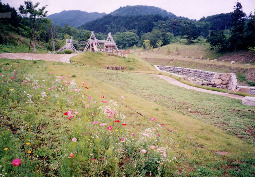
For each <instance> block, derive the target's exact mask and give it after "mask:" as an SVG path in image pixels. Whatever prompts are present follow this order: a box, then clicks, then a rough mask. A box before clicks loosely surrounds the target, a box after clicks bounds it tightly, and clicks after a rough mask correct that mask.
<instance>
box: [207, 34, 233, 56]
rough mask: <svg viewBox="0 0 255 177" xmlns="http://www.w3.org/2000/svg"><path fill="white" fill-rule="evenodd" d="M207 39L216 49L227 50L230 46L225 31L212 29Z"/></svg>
mask: <svg viewBox="0 0 255 177" xmlns="http://www.w3.org/2000/svg"><path fill="white" fill-rule="evenodd" d="M207 41H208V42H209V43H210V44H211V48H212V49H215V50H216V51H219V52H223V51H226V49H227V47H228V40H227V38H226V36H225V34H224V31H223V30H221V31H212V32H211V33H210V36H209V37H208V38H207Z"/></svg>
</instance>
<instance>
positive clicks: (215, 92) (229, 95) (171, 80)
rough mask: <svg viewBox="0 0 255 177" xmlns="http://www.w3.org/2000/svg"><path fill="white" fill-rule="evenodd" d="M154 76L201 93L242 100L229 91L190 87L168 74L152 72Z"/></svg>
mask: <svg viewBox="0 0 255 177" xmlns="http://www.w3.org/2000/svg"><path fill="white" fill-rule="evenodd" d="M153 75H154V76H157V77H159V78H161V79H164V80H166V81H167V82H168V83H170V84H173V85H176V86H179V87H182V88H186V89H190V90H196V91H198V92H203V93H210V94H214V95H221V96H225V97H229V98H234V99H237V100H242V98H243V96H239V95H233V94H229V93H223V92H217V91H212V90H206V89H202V88H197V87H192V86H190V85H187V84H184V83H182V82H179V81H177V80H175V79H173V78H171V77H168V76H164V75H157V74H153Z"/></svg>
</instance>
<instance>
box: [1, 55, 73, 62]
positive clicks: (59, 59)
mask: <svg viewBox="0 0 255 177" xmlns="http://www.w3.org/2000/svg"><path fill="white" fill-rule="evenodd" d="M75 55H77V54H34V53H1V54H0V58H7V59H24V60H44V61H55V62H62V63H70V58H72V57H73V56H75Z"/></svg>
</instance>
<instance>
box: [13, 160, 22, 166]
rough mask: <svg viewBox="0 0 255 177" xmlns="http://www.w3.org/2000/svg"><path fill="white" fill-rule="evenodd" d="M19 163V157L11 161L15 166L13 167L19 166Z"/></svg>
mask: <svg viewBox="0 0 255 177" xmlns="http://www.w3.org/2000/svg"><path fill="white" fill-rule="evenodd" d="M20 164H21V160H20V159H14V160H13V161H12V165H13V166H15V167H17V166H19V165H20Z"/></svg>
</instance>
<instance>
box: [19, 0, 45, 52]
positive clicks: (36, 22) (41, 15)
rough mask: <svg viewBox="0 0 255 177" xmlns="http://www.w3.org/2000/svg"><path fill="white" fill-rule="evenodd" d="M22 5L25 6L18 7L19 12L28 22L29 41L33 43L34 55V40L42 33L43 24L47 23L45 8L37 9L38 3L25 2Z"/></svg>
mask: <svg viewBox="0 0 255 177" xmlns="http://www.w3.org/2000/svg"><path fill="white" fill-rule="evenodd" d="M24 3H25V5H21V6H20V7H19V11H20V13H21V14H22V16H23V17H24V18H27V20H28V21H29V25H30V30H29V33H30V40H31V41H33V48H34V53H36V39H37V37H38V36H39V35H40V33H41V32H42V30H41V28H42V27H43V24H45V23H46V22H47V19H46V18H45V17H46V15H47V11H45V9H46V6H43V7H42V8H39V5H40V3H39V2H37V3H36V4H33V3H32V1H25V2H24Z"/></svg>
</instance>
